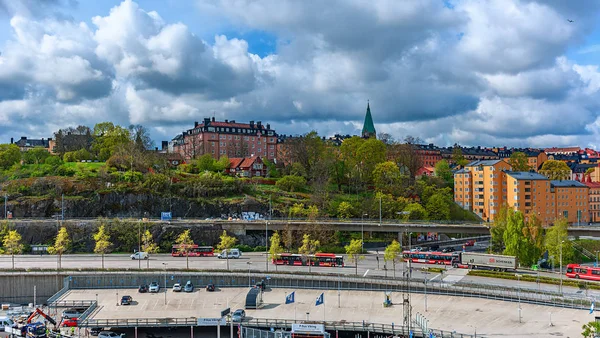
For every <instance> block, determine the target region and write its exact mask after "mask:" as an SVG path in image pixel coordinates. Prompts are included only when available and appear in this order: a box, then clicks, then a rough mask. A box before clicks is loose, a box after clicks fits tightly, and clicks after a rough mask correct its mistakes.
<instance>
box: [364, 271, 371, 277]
mask: <svg viewBox="0 0 600 338" xmlns="http://www.w3.org/2000/svg"><path fill="white" fill-rule="evenodd" d="M369 271H370V270H369V269H367V271H365V274H364V275H363V277H367V274H368V273H369Z"/></svg>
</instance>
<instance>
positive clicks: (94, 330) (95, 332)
mask: <svg viewBox="0 0 600 338" xmlns="http://www.w3.org/2000/svg"><path fill="white" fill-rule="evenodd" d="M100 332H102V328H101V327H92V328H91V329H90V334H91V335H92V336H97V335H98V334H99V333H100Z"/></svg>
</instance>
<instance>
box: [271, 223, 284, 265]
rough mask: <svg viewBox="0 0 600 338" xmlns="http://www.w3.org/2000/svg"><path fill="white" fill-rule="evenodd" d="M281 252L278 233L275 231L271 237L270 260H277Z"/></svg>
mask: <svg viewBox="0 0 600 338" xmlns="http://www.w3.org/2000/svg"><path fill="white" fill-rule="evenodd" d="M282 252H283V247H282V246H281V237H280V236H279V232H277V231H275V232H274V233H273V235H271V245H270V247H269V255H270V256H271V259H277V258H278V257H279V255H281V253H282ZM275 267H277V265H275Z"/></svg>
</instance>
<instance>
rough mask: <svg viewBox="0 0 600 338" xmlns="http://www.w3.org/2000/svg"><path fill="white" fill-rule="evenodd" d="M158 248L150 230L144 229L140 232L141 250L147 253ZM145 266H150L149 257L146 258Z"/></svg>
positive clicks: (152, 252)
mask: <svg viewBox="0 0 600 338" xmlns="http://www.w3.org/2000/svg"><path fill="white" fill-rule="evenodd" d="M158 248H159V247H158V245H157V244H156V243H155V242H154V239H153V238H152V233H151V232H150V230H146V231H144V233H143V234H142V251H143V252H146V253H148V254H154V253H157V252H158ZM146 268H150V259H147V260H146Z"/></svg>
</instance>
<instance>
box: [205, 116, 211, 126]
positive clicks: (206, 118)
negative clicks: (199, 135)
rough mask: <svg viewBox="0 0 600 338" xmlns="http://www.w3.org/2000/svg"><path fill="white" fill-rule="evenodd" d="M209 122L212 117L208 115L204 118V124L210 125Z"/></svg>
mask: <svg viewBox="0 0 600 338" xmlns="http://www.w3.org/2000/svg"><path fill="white" fill-rule="evenodd" d="M209 124H210V118H208V117H205V118H204V126H205V127H206V126H207V125H209Z"/></svg>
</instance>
